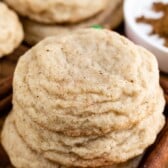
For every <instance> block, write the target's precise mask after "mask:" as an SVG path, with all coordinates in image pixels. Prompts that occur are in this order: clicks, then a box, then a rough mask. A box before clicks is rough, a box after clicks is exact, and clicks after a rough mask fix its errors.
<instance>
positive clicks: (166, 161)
mask: <svg viewBox="0 0 168 168" xmlns="http://www.w3.org/2000/svg"><path fill="white" fill-rule="evenodd" d="M138 168H168V119H167V121H166V125H165V127H164V128H163V130H162V131H161V133H160V134H159V136H158V138H157V140H156V142H155V144H154V145H152V146H151V147H150V148H149V149H148V151H147V152H146V154H145V155H144V157H143V159H142V162H141V163H140V165H139V167H138Z"/></svg>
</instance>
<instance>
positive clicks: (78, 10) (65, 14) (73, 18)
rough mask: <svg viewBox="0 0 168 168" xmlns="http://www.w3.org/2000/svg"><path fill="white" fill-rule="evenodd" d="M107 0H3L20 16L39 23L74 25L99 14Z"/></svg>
mask: <svg viewBox="0 0 168 168" xmlns="http://www.w3.org/2000/svg"><path fill="white" fill-rule="evenodd" d="M108 1H109V0H96V1H90V0H82V1H79V0H68V1H67V0H54V1H53V0H47V1H39V0H33V1H32V0H15V1H13V0H5V2H7V3H8V4H9V6H11V7H12V8H13V9H15V10H16V11H17V12H18V13H19V14H21V15H22V16H26V17H28V18H30V19H32V20H35V21H38V22H41V23H50V24H53V23H76V22H79V21H82V20H85V19H88V18H90V17H92V16H94V15H96V14H97V13H99V12H101V11H102V10H104V9H105V7H106V6H107V5H108V3H107V2H108Z"/></svg>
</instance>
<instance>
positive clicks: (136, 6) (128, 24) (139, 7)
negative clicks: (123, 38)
mask: <svg viewBox="0 0 168 168" xmlns="http://www.w3.org/2000/svg"><path fill="white" fill-rule="evenodd" d="M160 1H162V2H164V3H168V0H160ZM153 2H158V0H125V2H124V17H125V32H126V35H127V37H128V38H130V39H131V40H132V41H133V42H135V43H136V44H139V45H141V46H143V47H145V48H147V49H148V50H150V51H151V52H152V53H153V54H154V55H155V56H156V58H157V60H158V63H159V68H160V70H161V71H163V72H167V73H168V48H167V47H165V46H164V45H163V43H164V40H163V39H161V38H159V37H158V36H157V35H152V36H150V35H149V33H150V31H151V30H152V27H151V26H150V25H147V24H141V23H137V22H136V18H137V17H138V16H142V15H144V16H146V17H150V18H153V17H154V18H158V17H161V15H162V13H155V12H153V11H152V10H151V6H152V3H153Z"/></svg>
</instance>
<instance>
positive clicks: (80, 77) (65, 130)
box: [2, 29, 165, 168]
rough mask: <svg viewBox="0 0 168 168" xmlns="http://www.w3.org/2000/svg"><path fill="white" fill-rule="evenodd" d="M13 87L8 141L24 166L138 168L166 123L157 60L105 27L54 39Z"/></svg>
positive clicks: (30, 57) (32, 56)
mask: <svg viewBox="0 0 168 168" xmlns="http://www.w3.org/2000/svg"><path fill="white" fill-rule="evenodd" d="M13 88H14V94H13V110H12V112H11V114H10V115H9V116H8V117H7V120H6V122H5V125H4V128H3V131H2V144H3V146H4V148H5V150H6V151H7V153H8V155H9V157H10V159H11V162H12V163H13V165H14V166H16V167H18V168H20V167H22V168H39V167H40V168H57V167H62V168H65V167H90V168H91V167H94V168H95V167H102V168H121V167H122V168H127V167H128V168H135V167H136V166H137V163H138V161H139V159H140V157H139V156H140V155H142V154H143V152H144V151H145V149H146V148H147V147H148V146H149V145H151V144H152V143H153V142H154V141H155V139H156V136H157V134H158V133H159V131H160V130H161V129H162V127H163V125H164V123H165V120H164V116H163V114H162V112H163V109H164V105H165V100H164V96H163V92H162V90H161V88H160V85H159V71H158V64H157V61H156V59H155V57H154V56H153V55H152V54H151V53H149V52H148V51H146V50H145V49H143V48H141V47H139V46H136V45H134V44H133V43H132V42H130V41H129V40H127V39H125V38H124V37H122V36H120V35H118V34H117V33H114V32H111V31H108V30H104V29H102V30H97V29H81V30H78V31H76V32H73V33H71V34H68V35H66V36H65V35H62V36H59V38H58V37H57V36H56V37H49V38H46V39H45V40H43V41H42V42H40V43H39V44H38V45H36V46H35V47H33V48H32V49H30V50H29V51H28V52H27V53H26V54H25V55H23V56H22V57H21V58H20V60H19V63H18V65H17V68H16V71H15V75H14V83H13ZM134 158H136V159H134ZM130 159H133V160H130Z"/></svg>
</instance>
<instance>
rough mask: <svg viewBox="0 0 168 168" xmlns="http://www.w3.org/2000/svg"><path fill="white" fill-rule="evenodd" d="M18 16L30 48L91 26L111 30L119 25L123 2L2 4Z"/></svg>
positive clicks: (82, 0) (74, 0)
mask: <svg viewBox="0 0 168 168" xmlns="http://www.w3.org/2000/svg"><path fill="white" fill-rule="evenodd" d="M5 2H6V3H7V4H8V5H9V6H10V7H11V8H13V9H14V10H16V11H17V12H18V14H19V15H20V16H22V17H23V18H22V22H23V25H24V30H25V40H26V41H27V42H28V43H29V44H31V45H33V44H35V43H37V42H39V41H40V40H42V39H43V38H45V37H47V36H51V35H58V34H62V33H67V32H71V31H72V30H75V29H78V28H81V27H82V28H83V27H90V26H92V25H95V24H99V25H102V26H103V27H106V28H114V27H116V26H118V25H119V24H120V23H121V21H122V3H123V0H96V1H90V0H68V1H67V0H47V1H39V0H33V1H32V0H15V1H13V0H5Z"/></svg>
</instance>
